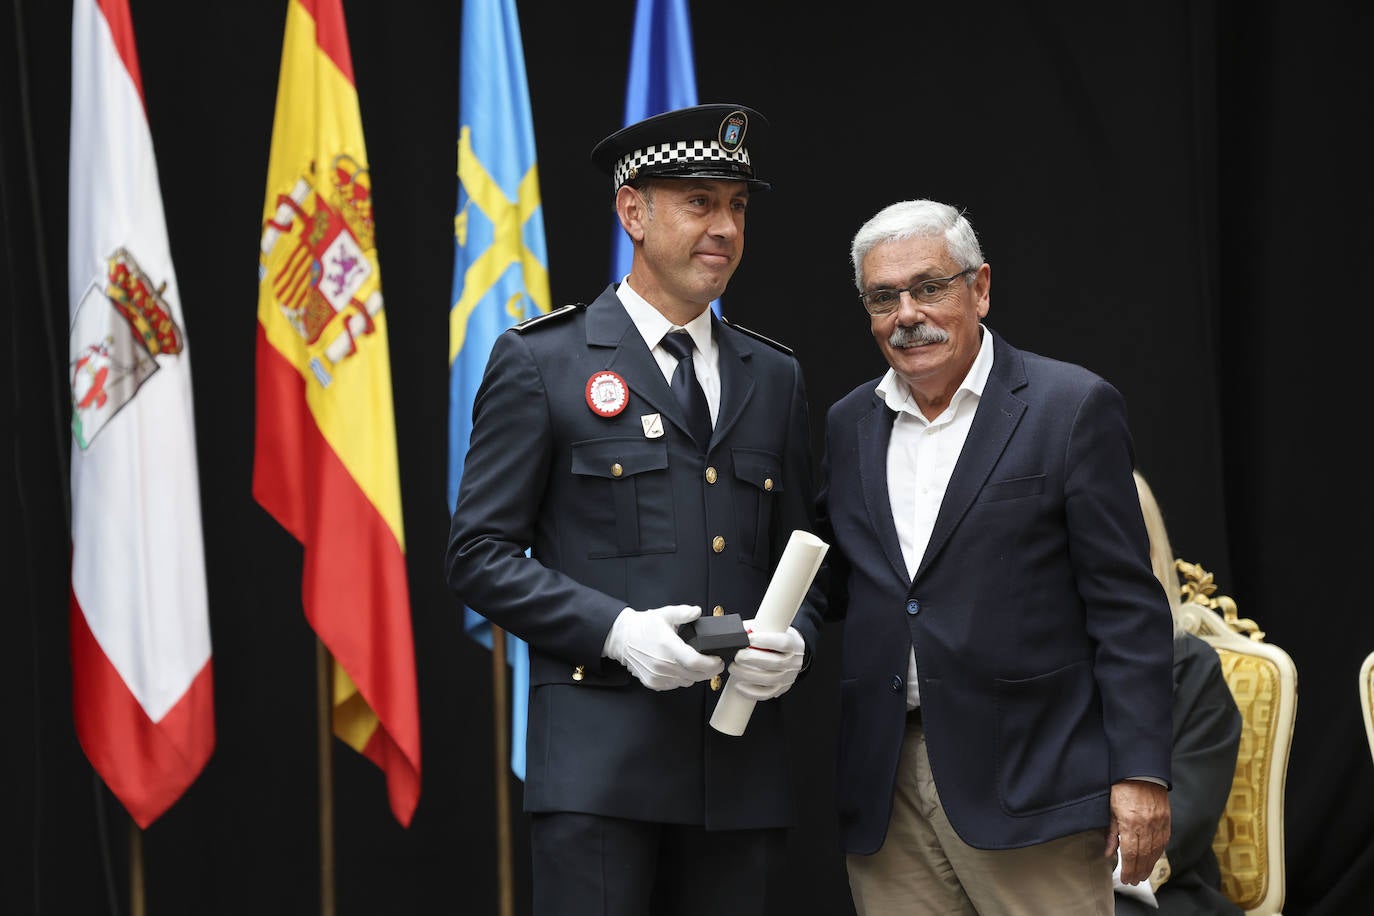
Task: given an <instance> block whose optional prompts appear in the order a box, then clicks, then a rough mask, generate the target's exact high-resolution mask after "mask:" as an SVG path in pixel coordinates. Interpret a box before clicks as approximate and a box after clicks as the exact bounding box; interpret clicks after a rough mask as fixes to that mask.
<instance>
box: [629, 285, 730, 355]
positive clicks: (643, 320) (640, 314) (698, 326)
mask: <svg viewBox="0 0 1374 916" xmlns="http://www.w3.org/2000/svg"><path fill="white" fill-rule="evenodd" d="M616 295H617V296H619V297H620V301H621V303H622V304H623V305H624V306H625V311H626V312H628V313H629V315H630V320H631V321H633V322H634V326H635V327H636V328H638V329H639V333H640V336H641V337H643V338H644V342H645V343H646V344H648V346H649V349H650V350H652V349H653V348H654V347H656V346H658V342H659V341H660V340H662V339H663V335H664V334H667V333H668V332H669V331H671V330H672V329H673V328H675V327H677V325H675V324H673V323H672V322H671V321H669V320H668V319H667V318H664V317H663V313H662V312H660V311H659V310H658V309H656V308H654V307H653V306H652V305H650V304H649V302H648V301H647V300H646V299H645V298H644V297H643V296H641V295H640V294H639V293H637V292H635V291H634V288H633V287H632V286H630V278H629V277H628V276H627V277H626V278H625V279H624V280H622V281H620V285H619V286H618V287H616ZM683 327H684V328H685V329H686V330H687V333H688V334H690V335H692V341H693V343H695V344H696V345H697V350H699V351H700V352H701V353H702V355H703V356H707V357H714V354H715V346H714V343H713V342H712V340H711V310H710V308H705V309H702V311H701V314H700V315H698V316H697V317H695V318H693V319H692V320H691V321H689V322H687V324H685V325H683ZM712 362H714V360H712Z"/></svg>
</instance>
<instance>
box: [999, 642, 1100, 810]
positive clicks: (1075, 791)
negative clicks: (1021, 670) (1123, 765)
mask: <svg viewBox="0 0 1374 916" xmlns="http://www.w3.org/2000/svg"><path fill="white" fill-rule="evenodd" d="M993 689H994V691H995V695H996V703H997V749H996V761H997V789H998V794H999V796H1000V798H1001V802H1002V807H1003V809H1004V810H1006V812H1007V813H1008V814H1018V815H1025V814H1035V813H1037V812H1042V811H1048V810H1051V809H1054V808H1059V807H1063V806H1065V805H1072V804H1077V803H1079V802H1082V801H1084V800H1085V799H1088V798H1091V797H1093V796H1097V795H1103V794H1105V793H1106V792H1107V790H1108V788H1107V772H1108V761H1107V738H1106V735H1105V733H1104V732H1103V728H1102V703H1101V700H1100V699H1099V698H1098V695H1097V687H1096V682H1095V681H1094V680H1093V676H1092V666H1091V665H1090V664H1089V663H1088V662H1087V661H1081V662H1074V663H1073V664H1071V665H1066V666H1064V667H1063V668H1059V669H1057V670H1055V671H1050V672H1047V673H1045V674H1040V675H1037V676H1035V677H1031V678H1024V679H1016V680H1004V679H997V680H994V681H993Z"/></svg>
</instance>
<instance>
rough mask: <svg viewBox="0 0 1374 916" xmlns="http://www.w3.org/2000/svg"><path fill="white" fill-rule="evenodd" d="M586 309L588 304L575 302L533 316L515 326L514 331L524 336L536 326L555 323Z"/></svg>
mask: <svg viewBox="0 0 1374 916" xmlns="http://www.w3.org/2000/svg"><path fill="white" fill-rule="evenodd" d="M586 307H587V304H586V303H585V302H574V303H572V304H570V305H565V306H562V307H561V308H556V309H554V310H553V311H552V312H545V313H543V314H542V315H532V316H530V317H529V318H526V319H525V320H524V321H522V322H520V323H519V324H517V325H514V329H515V330H516V331H517V332H518V333H520V334H523V333H525V332H526V331H528V330H529V329H530V328H532V327H534V326H536V325H540V324H543V323H544V322H546V321H553V320H554V319H556V318H566V317H567V316H569V315H571V314H572V313H573V312H575V311H577V310H578V309H584V308H586Z"/></svg>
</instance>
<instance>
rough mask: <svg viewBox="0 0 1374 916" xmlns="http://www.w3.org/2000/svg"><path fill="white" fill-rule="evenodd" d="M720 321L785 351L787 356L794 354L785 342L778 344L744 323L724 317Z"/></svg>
mask: <svg viewBox="0 0 1374 916" xmlns="http://www.w3.org/2000/svg"><path fill="white" fill-rule="evenodd" d="M721 322H722V323H723V324H726V325H729V326H730V327H732V328H734V329H735V330H736V331H739V332H740V333H741V334H747V335H748V336H750V337H752V338H754V339H755V340H758V341H761V342H763V343H766V344H768V346H770V347H772V348H773V349H775V350H781V351H782V352H784V353H786V354H787V355H788V356H792V355H794V354H793V353H792V348H791V347H789V346H787V345H786V344H780V343H778V342H777V341H776V340H774V339H773V338H771V337H764V336H763V335H762V334H760V333H759V332H758V331H753V330H750V329H749V328H746V327H745V326H744V325H742V324H735V323H734V322H731V321H727V320H726V319H724V318H721Z"/></svg>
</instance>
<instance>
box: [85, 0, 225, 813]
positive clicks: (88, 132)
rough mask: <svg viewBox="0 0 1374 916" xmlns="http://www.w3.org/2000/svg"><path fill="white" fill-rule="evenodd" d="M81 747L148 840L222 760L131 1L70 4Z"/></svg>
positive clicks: (195, 502)
mask: <svg viewBox="0 0 1374 916" xmlns="http://www.w3.org/2000/svg"><path fill="white" fill-rule="evenodd" d="M69 190H70V194H69V197H68V208H69V213H68V216H69V220H68V224H69V236H68V249H67V255H68V257H67V263H68V289H69V291H70V317H71V336H70V341H69V347H70V349H69V355H70V360H71V361H70V365H69V366H68V370H69V377H70V381H71V395H72V459H71V474H72V578H71V615H70V624H71V649H72V701H73V711H74V716H75V722H76V735H77V738H78V739H79V740H80V742H81V746H82V748H83V749H85V752H86V756H87V757H88V758H89V759H90V761H91V765H92V766H94V767H95V769H96V772H98V773H99V774H100V777H101V778H102V779H103V780H104V781H105V784H106V785H107V786H109V787H110V791H112V792H113V793H114V794H115V796H116V797H118V798H119V800H120V802H122V803H123V805H124V807H125V808H126V809H128V811H129V814H130V815H131V816H132V817H133V819H134V821H135V822H136V823H137V824H138V825H139V826H140V827H147V826H148V825H149V824H151V823H152V822H153V821H155V820H156V819H157V818H158V817H159V816H161V815H162V813H163V812H164V811H166V810H167V808H168V807H170V806H171V805H172V803H173V802H175V801H176V800H177V799H178V798H180V797H181V795H182V793H183V792H184V791H185V790H186V788H187V786H189V785H190V784H191V783H192V782H193V781H194V780H195V778H196V777H197V776H198V775H199V774H200V772H201V770H202V769H203V768H204V767H205V762H206V761H207V760H208V759H209V758H210V753H211V751H213V750H214V746H215V709H214V688H213V681H212V676H211V665H210V656H211V653H210V621H209V612H208V607H207V601H206V590H205V553H204V546H203V543H202V535H201V523H200V484H199V480H198V477H197V470H196V440H195V418H194V412H193V410H192V401H191V354H190V348H189V344H188V340H187V335H186V323H185V319H184V317H183V315H182V311H181V290H180V289H179V288H178V286H177V281H176V275H175V274H174V272H173V270H172V256H171V251H170V249H169V247H168V243H167V227H166V224H165V222H164V218H163V212H162V192H161V190H160V188H159V186H158V174H157V162H156V160H155V158H154V156H153V143H152V137H151V135H150V133H149V131H148V119H147V114H146V111H145V107H144V103H143V82H142V78H141V77H140V75H139V67H138V52H137V50H136V49H135V45H134V28H133V21H132V19H130V17H129V5H128V2H127V0H76V2H75V4H74V5H73V8H72V107H71V159H70V162H69Z"/></svg>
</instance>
